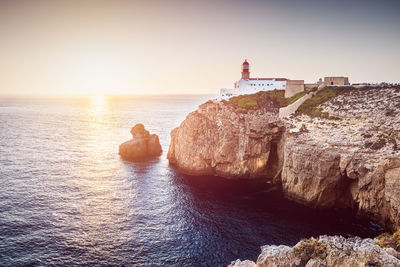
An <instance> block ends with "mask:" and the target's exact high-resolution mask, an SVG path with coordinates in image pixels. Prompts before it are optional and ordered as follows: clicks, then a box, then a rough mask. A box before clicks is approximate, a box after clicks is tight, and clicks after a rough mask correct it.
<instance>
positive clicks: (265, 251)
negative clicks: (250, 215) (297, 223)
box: [228, 236, 400, 267]
mask: <svg viewBox="0 0 400 267" xmlns="http://www.w3.org/2000/svg"><path fill="white" fill-rule="evenodd" d="M228 266H231V267H241V266H246V267H247V266H259V267H261V266H265V267H266V266H268V267H269V266H274V267H287V266H292V267H294V266H296V267H297V266H307V267H322V266H324V267H330V266H400V259H399V253H398V252H397V251H395V250H394V249H392V248H381V247H379V246H378V245H375V244H374V240H373V239H370V238H366V239H361V238H359V237H353V238H344V237H342V236H320V237H319V238H317V239H314V238H311V239H306V240H301V241H300V242H298V243H297V244H296V245H295V246H294V247H289V246H283V245H281V246H275V245H269V246H263V247H261V254H260V255H259V256H258V259H257V262H252V261H248V260H245V261H241V260H236V261H233V262H232V263H231V264H230V265H228Z"/></svg>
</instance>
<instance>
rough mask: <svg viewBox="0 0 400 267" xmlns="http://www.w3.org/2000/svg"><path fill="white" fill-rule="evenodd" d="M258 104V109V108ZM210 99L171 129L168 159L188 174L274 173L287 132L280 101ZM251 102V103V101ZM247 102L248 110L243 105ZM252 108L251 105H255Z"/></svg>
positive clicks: (233, 175)
mask: <svg viewBox="0 0 400 267" xmlns="http://www.w3.org/2000/svg"><path fill="white" fill-rule="evenodd" d="M252 104H253V105H256V106H257V109H252V108H251V107H252V106H249V105H252ZM239 105H240V106H235V105H234V104H232V103H231V102H228V101H221V102H213V101H208V102H206V103H204V104H202V105H200V106H199V108H198V109H197V110H196V111H194V112H192V113H190V114H189V115H188V116H187V117H186V119H185V120H184V121H183V122H182V124H181V125H180V126H179V127H178V128H175V129H174V130H173V131H172V132H171V144H170V146H169V150H168V156H167V157H168V160H169V162H170V163H172V164H174V165H176V167H177V168H178V169H179V170H180V171H181V172H183V173H186V174H191V175H218V176H221V177H225V178H261V177H266V176H273V175H275V174H276V173H277V170H278V169H279V165H281V163H279V162H277V158H278V157H277V153H278V146H279V142H280V138H281V136H282V131H283V130H284V128H283V124H282V122H281V121H280V120H279V119H278V112H279V107H280V106H279V104H278V103H277V102H276V101H273V100H271V99H268V98H266V99H262V100H260V102H259V105H260V106H259V108H258V105H257V103H239ZM246 105H247V106H246ZM242 106H243V107H245V108H246V107H247V109H244V108H241V107H242ZM249 107H250V108H249Z"/></svg>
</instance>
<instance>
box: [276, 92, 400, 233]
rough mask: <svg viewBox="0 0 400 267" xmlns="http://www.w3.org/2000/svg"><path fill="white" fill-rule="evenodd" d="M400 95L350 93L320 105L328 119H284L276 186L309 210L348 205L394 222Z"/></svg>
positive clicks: (399, 172) (398, 218)
mask: <svg viewBox="0 0 400 267" xmlns="http://www.w3.org/2000/svg"><path fill="white" fill-rule="evenodd" d="M399 107H400V91H399V90H396V89H368V90H366V89H364V90H361V89H360V90H352V91H349V92H346V93H344V94H342V95H340V96H338V97H335V98H333V99H331V100H330V101H328V102H326V103H324V104H323V105H322V106H321V108H322V110H323V111H325V112H328V113H329V114H330V115H331V117H332V116H334V117H336V119H335V120H332V119H321V118H310V117H308V116H297V117H291V118H288V119H286V120H285V125H286V127H287V129H288V130H287V132H286V135H285V141H284V148H283V150H284V163H283V168H282V175H281V184H282V188H283V191H284V193H285V194H286V196H287V197H289V198H291V199H293V200H295V201H297V202H300V203H303V204H306V205H310V206H313V207H324V208H327V207H334V206H336V207H349V208H353V209H355V210H357V211H358V212H359V213H360V214H363V215H367V216H369V217H371V218H373V219H375V220H376V221H378V222H379V223H381V224H382V225H384V226H386V227H388V228H390V229H398V227H399V224H400V214H399V211H400V205H399V204H400V202H399V201H400V197H399V196H400V195H399V193H400V151H399V149H398V147H397V143H399V140H400V114H399V113H398V111H397V110H399V109H398V108H399Z"/></svg>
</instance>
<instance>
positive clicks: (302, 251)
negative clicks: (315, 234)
mask: <svg viewBox="0 0 400 267" xmlns="http://www.w3.org/2000/svg"><path fill="white" fill-rule="evenodd" d="M293 249H294V254H295V255H296V256H297V257H299V258H300V259H301V262H302V263H303V264H305V263H307V262H308V261H309V260H310V259H314V258H321V259H322V258H325V257H326V245H325V244H323V243H320V242H319V239H318V238H317V239H315V238H310V239H303V240H302V241H301V242H299V243H298V244H297V245H296V246H294V247H293Z"/></svg>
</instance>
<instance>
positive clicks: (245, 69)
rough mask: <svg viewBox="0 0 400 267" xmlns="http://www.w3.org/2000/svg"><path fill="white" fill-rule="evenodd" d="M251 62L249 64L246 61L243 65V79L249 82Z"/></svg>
mask: <svg viewBox="0 0 400 267" xmlns="http://www.w3.org/2000/svg"><path fill="white" fill-rule="evenodd" d="M249 70H250V69H249V62H247V59H245V60H244V62H243V64H242V79H243V80H248V79H249V78H250V71H249Z"/></svg>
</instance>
